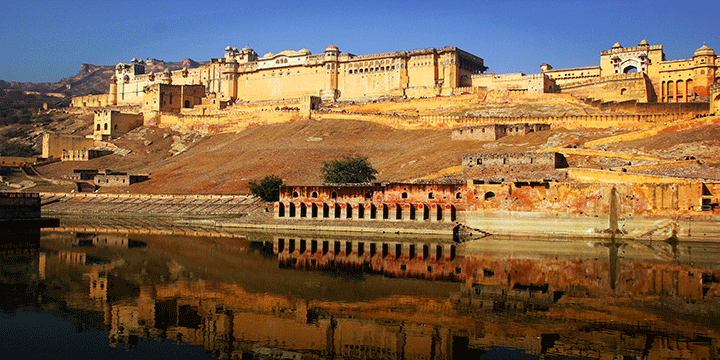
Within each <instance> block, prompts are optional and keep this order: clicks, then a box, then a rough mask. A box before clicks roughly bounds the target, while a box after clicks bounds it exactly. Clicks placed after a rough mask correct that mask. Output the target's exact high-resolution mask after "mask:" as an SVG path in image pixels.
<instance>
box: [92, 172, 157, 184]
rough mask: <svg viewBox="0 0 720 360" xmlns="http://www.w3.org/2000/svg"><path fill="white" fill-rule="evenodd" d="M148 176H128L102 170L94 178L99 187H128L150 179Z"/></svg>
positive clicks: (122, 173) (124, 173)
mask: <svg viewBox="0 0 720 360" xmlns="http://www.w3.org/2000/svg"><path fill="white" fill-rule="evenodd" d="M149 178H150V176H148V175H138V174H134V175H133V174H128V173H126V172H117V171H110V170H101V171H99V172H98V174H97V175H95V177H94V178H93V183H94V184H95V185H97V186H128V185H132V184H134V183H139V182H142V181H145V180H147V179H149Z"/></svg>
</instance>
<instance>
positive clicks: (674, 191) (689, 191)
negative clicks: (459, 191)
mask: <svg viewBox="0 0 720 360" xmlns="http://www.w3.org/2000/svg"><path fill="white" fill-rule="evenodd" d="M472 187H473V189H474V193H475V197H474V198H472V199H471V200H470V202H471V203H470V207H469V209H471V210H482V211H490V212H496V211H522V212H544V213H561V214H582V215H586V216H596V215H597V216H608V214H609V213H610V198H611V191H612V189H613V188H615V189H616V190H617V200H618V216H619V217H621V218H623V217H628V216H634V215H660V214H662V215H668V214H671V215H678V214H681V213H684V212H688V211H700V210H701V206H702V187H703V184H702V183H700V182H636V183H612V182H607V183H604V182H601V183H598V182H592V183H590V182H587V183H573V182H559V183H555V182H551V183H549V184H548V186H516V185H515V184H513V183H504V184H502V185H472Z"/></svg>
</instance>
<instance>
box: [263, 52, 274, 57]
mask: <svg viewBox="0 0 720 360" xmlns="http://www.w3.org/2000/svg"><path fill="white" fill-rule="evenodd" d="M273 56H275V54H273V53H271V52H269V53H267V54H265V55H263V57H264V58H269V57H273Z"/></svg>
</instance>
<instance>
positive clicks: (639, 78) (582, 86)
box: [560, 72, 657, 102]
mask: <svg viewBox="0 0 720 360" xmlns="http://www.w3.org/2000/svg"><path fill="white" fill-rule="evenodd" d="M560 91H562V92H564V93H569V94H573V95H575V96H578V97H601V98H602V99H603V100H604V101H625V100H637V101H639V102H654V101H656V100H657V95H655V89H654V88H653V86H652V83H651V82H650V79H649V78H648V77H647V75H645V73H642V72H639V73H629V74H612V75H609V76H603V77H600V78H590V79H586V80H581V81H577V82H573V83H567V84H564V85H563V86H562V88H561V89H560Z"/></svg>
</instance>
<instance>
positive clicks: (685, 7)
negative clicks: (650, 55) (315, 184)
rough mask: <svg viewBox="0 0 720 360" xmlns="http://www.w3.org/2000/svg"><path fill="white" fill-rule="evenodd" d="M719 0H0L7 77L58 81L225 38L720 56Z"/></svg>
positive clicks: (521, 68) (509, 56)
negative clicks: (642, 49)
mask: <svg viewBox="0 0 720 360" xmlns="http://www.w3.org/2000/svg"><path fill="white" fill-rule="evenodd" d="M719 16H720V0H703V1H695V0H687V1H645V0H634V1H628V0H622V1H616V0H607V1H603V0H574V1H565V0H557V1H554V0H544V1H535V0H494V1H485V0H483V1H472V0H465V1H444V0H430V1H426V0H418V1H411V0H406V1H384V0H375V1H343V0H336V1H325V0H314V1H312V0H311V1H308V0H305V1H297V0H296V1H273V0H264V1H162V0H156V1H134V0H125V1H106V0H95V1H90V0H87V1H73V0H62V1H59V0H52V1H43V0H24V1H17V0H0V54H2V55H0V79H1V80H5V81H21V82H56V81H60V80H61V79H63V78H67V77H71V76H74V75H76V74H77V73H78V71H80V66H81V64H83V63H86V64H94V65H115V64H117V63H119V62H129V61H130V59H132V58H133V57H135V58H138V59H147V58H156V59H160V60H165V61H182V60H183V59H185V58H190V59H193V60H195V61H208V60H210V59H211V58H220V57H222V56H223V55H224V48H225V47H226V46H228V45H230V46H234V47H237V48H238V49H239V48H242V47H244V46H245V45H249V46H250V47H251V48H253V49H254V50H255V51H256V52H257V53H258V54H259V55H260V56H262V55H264V54H266V53H268V52H272V53H278V52H280V51H282V50H287V49H291V50H300V49H302V48H307V49H308V50H310V51H311V52H312V53H313V54H316V53H321V52H322V51H323V50H324V49H325V48H326V47H327V46H328V45H331V44H334V45H336V46H337V47H339V48H340V51H341V52H344V53H351V54H355V55H364V54H374V53H382V52H391V51H404V50H413V49H424V48H432V47H434V48H441V47H443V46H456V47H458V48H460V49H462V50H465V51H467V52H469V53H471V54H474V55H476V56H479V57H481V58H483V59H484V60H485V66H487V67H489V70H488V72H493V73H497V74H503V73H513V72H522V73H526V74H532V73H538V72H539V71H540V65H541V64H543V63H547V64H550V65H552V66H553V67H554V68H556V69H557V68H566V67H576V66H594V65H599V64H600V51H602V50H607V49H610V48H611V47H612V45H613V44H614V43H615V42H619V43H620V44H621V45H623V46H635V45H637V44H638V43H640V41H641V40H643V39H646V40H647V41H648V42H649V43H650V44H651V45H656V44H662V45H663V46H664V52H665V55H666V58H667V59H668V60H675V59H687V58H690V57H692V54H693V52H694V51H695V50H696V49H697V48H699V47H701V46H702V45H703V43H705V44H707V45H708V46H710V47H711V48H713V49H716V51H717V52H718V54H720V27H718V23H720V18H719Z"/></svg>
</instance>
